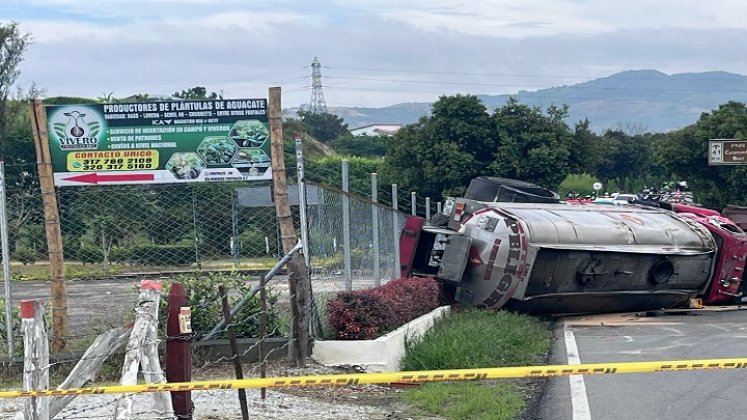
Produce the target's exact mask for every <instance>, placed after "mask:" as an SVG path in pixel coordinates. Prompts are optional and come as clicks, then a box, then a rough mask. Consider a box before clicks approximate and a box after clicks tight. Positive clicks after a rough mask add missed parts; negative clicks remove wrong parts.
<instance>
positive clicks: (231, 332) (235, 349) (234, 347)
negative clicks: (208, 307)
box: [218, 283, 249, 420]
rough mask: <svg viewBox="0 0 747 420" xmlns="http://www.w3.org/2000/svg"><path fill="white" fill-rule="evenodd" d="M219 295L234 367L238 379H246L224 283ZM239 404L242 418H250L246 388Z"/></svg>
mask: <svg viewBox="0 0 747 420" xmlns="http://www.w3.org/2000/svg"><path fill="white" fill-rule="evenodd" d="M218 295H220V300H221V306H222V307H223V319H224V320H225V321H226V332H227V333H228V342H229V344H230V345H231V353H232V354H233V368H234V372H235V373H236V379H244V372H243V370H242V369H241V356H240V355H239V346H238V344H237V343H236V330H235V329H234V327H233V324H231V308H230V307H229V306H228V294H227V293H226V288H225V287H223V283H221V284H219V285H218ZM239 405H240V406H241V418H242V419H243V420H248V419H249V409H248V407H247V405H246V390H245V389H244V388H239Z"/></svg>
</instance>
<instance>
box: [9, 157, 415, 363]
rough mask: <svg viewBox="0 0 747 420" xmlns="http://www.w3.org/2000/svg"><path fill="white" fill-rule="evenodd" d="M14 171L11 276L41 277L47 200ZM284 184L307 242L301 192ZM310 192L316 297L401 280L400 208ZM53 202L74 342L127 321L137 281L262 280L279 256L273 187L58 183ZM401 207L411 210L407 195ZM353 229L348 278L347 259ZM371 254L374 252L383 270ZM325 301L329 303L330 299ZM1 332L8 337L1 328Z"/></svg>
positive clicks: (42, 291)
mask: <svg viewBox="0 0 747 420" xmlns="http://www.w3.org/2000/svg"><path fill="white" fill-rule="evenodd" d="M12 170H14V171H15V172H18V174H16V175H17V176H15V178H13V177H10V178H7V179H8V180H9V181H12V179H20V180H21V181H17V182H9V183H8V184H7V186H8V191H7V196H6V208H7V215H8V224H9V229H8V234H9V245H10V256H11V278H12V279H14V280H19V279H26V280H28V279H31V280H33V279H38V280H45V279H48V278H49V266H48V264H47V262H46V261H47V258H48V257H47V255H48V246H47V240H46V233H45V227H44V206H43V200H42V194H41V192H40V191H39V189H38V183H37V182H35V181H34V179H35V177H33V176H32V175H33V174H34V173H35V171H34V168H33V166H31V165H29V167H28V168H26V167H23V166H18V167H13V168H12ZM19 174H20V175H19ZM24 174H27V175H24ZM28 174H31V175H28ZM291 175H292V170H289V176H291ZM30 177H31V178H30ZM26 178H29V179H31V180H30V181H29V180H28V179H26ZM32 178H33V179H32ZM288 188H289V199H290V202H291V211H292V219H293V222H294V226H295V228H296V232H297V235H298V236H299V237H300V236H301V232H300V229H301V227H300V226H301V223H300V212H299V207H298V186H297V185H290V186H289V187H288ZM382 190H383V189H382ZM306 196H307V208H306V215H307V221H308V229H309V232H308V233H309V235H308V238H309V261H310V273H311V279H312V288H313V290H314V292H315V294H323V293H327V292H336V291H339V290H345V289H346V288H354V289H359V288H366V287H371V286H374V285H376V284H378V283H385V282H387V281H388V280H390V279H392V278H397V277H398V276H399V270H398V267H396V255H395V253H396V249H397V242H398V241H399V233H400V230H401V228H402V226H403V224H404V220H405V217H406V215H405V213H404V212H398V211H395V210H394V209H392V208H391V206H390V205H389V206H388V205H386V204H377V203H373V202H372V201H370V200H369V199H368V198H365V197H362V196H361V195H360V193H356V194H346V193H344V192H343V191H342V190H340V189H339V188H337V187H334V186H329V185H323V184H318V183H310V184H309V185H307V187H306ZM343 197H348V199H349V204H350V205H349V209H350V215H349V222H348V223H347V224H345V223H343V221H344V220H346V218H345V217H344V216H343V204H342V203H343ZM57 198H58V205H59V213H60V227H61V231H62V240H63V249H64V260H65V277H66V279H67V280H73V279H79V281H78V282H72V283H68V284H67V286H66V288H67V289H68V290H67V293H68V305H67V306H68V315H69V317H70V334H71V335H72V336H76V335H81V334H92V333H94V332H97V331H101V330H102V329H103V328H107V327H111V326H116V325H121V322H123V321H125V320H127V319H128V318H129V317H131V314H130V312H131V305H132V303H133V302H134V300H135V297H136V289H135V287H134V284H135V281H136V280H137V279H139V278H143V277H145V276H149V277H156V278H161V279H163V280H167V281H168V280H170V279H174V278H175V277H176V276H178V275H179V274H186V273H193V272H196V271H202V272H215V271H226V272H228V271H234V270H237V269H238V270H252V273H251V274H252V275H253V276H256V275H257V274H258V272H264V271H267V270H269V269H270V268H271V267H272V266H273V265H274V264H275V263H276V262H277V261H278V259H279V258H280V257H282V255H283V252H282V245H281V241H280V232H279V224H278V221H277V217H276V211H275V203H274V201H273V197H272V189H271V186H270V183H269V182H267V183H264V184H262V183H252V184H247V183H241V182H239V183H211V184H198V183H195V184H152V185H137V186H125V185H90V186H86V187H66V188H59V189H58V190H57ZM403 202H404V203H407V201H406V200H402V199H400V204H403ZM401 207H402V206H401ZM374 209H376V211H375V212H374ZM400 210H402V209H401V208H400ZM374 214H375V216H374ZM374 217H376V221H377V223H374ZM346 229H348V232H349V238H350V244H349V251H350V252H349V256H350V258H349V260H348V261H347V266H348V267H349V268H350V271H348V270H346V260H345V255H346V252H345V247H346V244H345V237H346V235H345V230H346ZM374 229H376V234H377V235H378V247H376V246H375V240H374V235H375V232H374ZM374 255H378V262H379V263H378V270H377V269H376V267H375V258H374ZM254 270H256V271H254ZM113 277H116V279H114V278H113ZM127 280H131V282H127ZM123 281H125V282H126V283H127V284H126V285H125V284H123ZM279 283H282V282H279ZM278 286H279V285H278ZM281 287H282V286H281ZM12 289H13V301H14V307H16V308H17V304H18V301H19V300H20V299H47V300H48V299H49V298H50V296H49V286H48V284H47V283H46V282H23V283H19V282H13V283H12ZM96 296H99V298H96ZM101 296H106V298H105V299H101V298H100V297H101ZM318 305H324V301H323V299H322V300H320V302H318ZM0 312H1V311H0ZM3 316H4V314H2V313H0V318H3ZM14 318H15V317H14ZM3 319H4V318H3ZM0 329H2V331H3V332H4V330H5V328H4V324H3V326H0ZM14 329H15V330H16V331H14V332H15V333H16V335H18V333H19V330H18V329H17V328H14ZM2 335H4V334H2V333H0V338H2ZM16 342H18V340H16ZM0 353H2V350H0Z"/></svg>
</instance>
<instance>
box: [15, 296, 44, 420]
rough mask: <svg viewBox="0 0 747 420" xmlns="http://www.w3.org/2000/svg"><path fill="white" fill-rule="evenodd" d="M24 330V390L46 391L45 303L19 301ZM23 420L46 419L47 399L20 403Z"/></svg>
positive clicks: (27, 400) (29, 399)
mask: <svg viewBox="0 0 747 420" xmlns="http://www.w3.org/2000/svg"><path fill="white" fill-rule="evenodd" d="M21 328H22V330H23V390H24V391H32V390H37V389H47V388H49V338H48V337H47V320H46V318H45V317H44V304H43V303H41V302H37V301H35V300H24V301H21ZM23 413H24V418H25V419H26V420H49V397H27V398H26V399H25V400H24V402H23Z"/></svg>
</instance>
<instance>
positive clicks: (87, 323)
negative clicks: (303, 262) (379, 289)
mask: <svg viewBox="0 0 747 420" xmlns="http://www.w3.org/2000/svg"><path fill="white" fill-rule="evenodd" d="M287 279H288V278H287V276H285V275H278V276H276V277H274V278H273V279H272V280H271V281H270V282H269V283H268V285H269V287H270V288H271V289H272V290H274V291H277V292H279V293H280V300H281V301H283V300H286V301H287V299H288V281H287ZM252 281H253V282H254V281H258V279H253V280H252ZM138 285H139V280H135V279H100V280H66V281H65V289H66V292H67V308H68V330H69V331H70V335H71V336H72V337H76V336H86V335H91V334H98V333H102V332H105V331H108V330H109V329H111V328H113V327H117V326H121V325H123V324H124V323H125V322H127V321H131V320H132V319H133V313H134V309H135V303H136V302H137V297H138V288H137V286H138ZM372 286H373V281H372V280H367V279H355V280H354V281H353V287H354V288H355V289H359V288H366V287H372ZM312 288H313V290H314V294H316V295H318V294H320V293H334V292H336V291H339V290H344V288H345V283H344V280H343V279H342V278H341V277H334V278H324V279H313V280H312ZM11 293H12V297H13V304H14V305H15V307H18V305H19V304H20V302H21V300H25V299H35V300H42V301H44V302H46V303H47V305H50V304H51V288H50V283H49V282H48V281H14V282H12V283H11ZM0 310H1V309H0Z"/></svg>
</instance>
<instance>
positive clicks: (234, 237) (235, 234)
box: [231, 190, 241, 268]
mask: <svg viewBox="0 0 747 420" xmlns="http://www.w3.org/2000/svg"><path fill="white" fill-rule="evenodd" d="M236 201H237V198H236V191H235V190H234V191H233V192H232V193H231V259H232V260H233V267H234V268H238V267H239V247H240V246H241V242H240V241H239V209H238V205H237V203H236Z"/></svg>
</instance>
